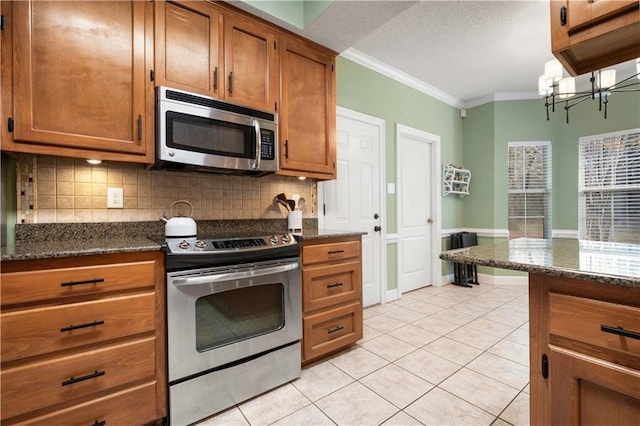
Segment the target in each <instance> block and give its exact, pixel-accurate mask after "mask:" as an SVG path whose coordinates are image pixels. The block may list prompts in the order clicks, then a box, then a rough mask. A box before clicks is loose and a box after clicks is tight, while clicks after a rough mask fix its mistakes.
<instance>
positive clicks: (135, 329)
mask: <svg viewBox="0 0 640 426" xmlns="http://www.w3.org/2000/svg"><path fill="white" fill-rule="evenodd" d="M154 296H155V295H154V293H145V294H138V295H132V296H123V297H114V298H110V299H103V300H97V301H91V302H82V303H71V304H68V305H60V306H51V307H45V308H36V309H25V310H22V311H16V312H7V313H2V314H1V315H0V320H1V321H2V324H1V331H2V339H1V343H2V348H1V354H2V361H3V362H6V361H11V360H15V359H19V358H24V357H29V356H34V355H39V354H44V353H47V352H52V351H56V350H60V349H68V348H73V347H76V346H81V345H86V344H90V343H96V342H101V341H104V340H109V339H113V338H116V337H122V336H128V335H133V334H137V333H143V332H146V331H152V330H154V327H155V300H154Z"/></svg>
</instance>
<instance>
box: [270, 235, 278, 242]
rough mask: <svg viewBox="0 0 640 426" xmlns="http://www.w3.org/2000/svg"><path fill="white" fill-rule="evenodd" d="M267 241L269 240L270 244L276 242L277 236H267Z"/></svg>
mask: <svg viewBox="0 0 640 426" xmlns="http://www.w3.org/2000/svg"><path fill="white" fill-rule="evenodd" d="M269 241H271V244H277V243H278V237H276V236H275V235H272V236H271V238H269Z"/></svg>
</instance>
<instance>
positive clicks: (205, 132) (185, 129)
mask: <svg viewBox="0 0 640 426" xmlns="http://www.w3.org/2000/svg"><path fill="white" fill-rule="evenodd" d="M166 114H167V116H166V117H167V129H166V130H167V139H166V143H167V146H168V147H170V148H175V149H183V150H187V151H195V152H202V153H205V154H216V155H222V156H225V157H237V158H253V157H255V140H256V137H255V130H254V128H253V127H252V126H245V125H242V124H237V123H231V122H227V121H220V120H216V119H211V118H205V117H198V116H194V115H188V114H181V113H178V112H172V111H167V113H166Z"/></svg>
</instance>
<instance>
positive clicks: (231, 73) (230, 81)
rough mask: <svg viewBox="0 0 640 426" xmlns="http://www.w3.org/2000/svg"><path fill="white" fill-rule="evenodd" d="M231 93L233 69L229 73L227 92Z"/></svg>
mask: <svg viewBox="0 0 640 426" xmlns="http://www.w3.org/2000/svg"><path fill="white" fill-rule="evenodd" d="M231 93H233V71H232V72H230V73H229V94H231Z"/></svg>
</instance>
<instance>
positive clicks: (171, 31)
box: [155, 1, 224, 97]
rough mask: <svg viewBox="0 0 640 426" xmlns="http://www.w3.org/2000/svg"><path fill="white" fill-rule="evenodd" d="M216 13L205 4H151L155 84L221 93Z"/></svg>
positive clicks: (218, 30)
mask: <svg viewBox="0 0 640 426" xmlns="http://www.w3.org/2000/svg"><path fill="white" fill-rule="evenodd" d="M220 19H221V18H220V14H219V13H218V11H217V10H216V9H215V8H213V7H212V5H211V4H210V3H206V2H190V1H186V2H180V3H173V2H165V1H157V2H155V49H156V50H155V51H156V58H155V59H156V67H155V70H156V85H157V86H170V87H172V88H174V89H183V90H187V91H191V92H197V93H201V94H203V95H207V96H212V97H219V96H220V93H222V94H224V86H223V84H224V79H223V78H222V72H223V70H222V60H223V57H222V46H221V40H222V25H221V21H220Z"/></svg>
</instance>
